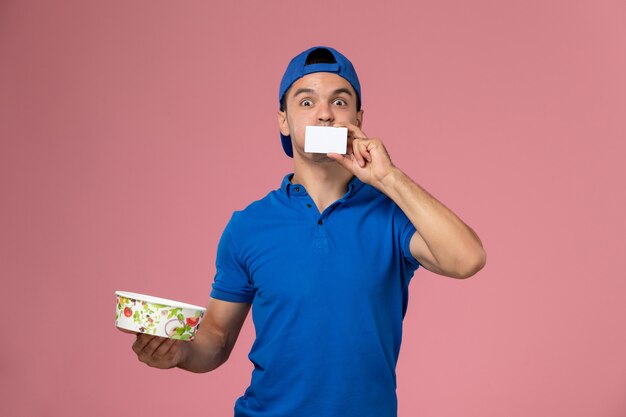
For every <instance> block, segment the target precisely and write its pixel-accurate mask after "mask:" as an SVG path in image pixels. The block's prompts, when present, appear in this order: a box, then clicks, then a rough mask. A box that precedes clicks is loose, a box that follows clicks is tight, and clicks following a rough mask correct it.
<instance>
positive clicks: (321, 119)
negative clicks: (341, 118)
mask: <svg viewBox="0 0 626 417" xmlns="http://www.w3.org/2000/svg"><path fill="white" fill-rule="evenodd" d="M334 120H335V116H334V115H333V111H332V109H331V107H330V105H329V104H327V103H324V104H320V105H319V106H318V112H317V121H318V123H319V125H320V126H330V125H332V123H333V121H334Z"/></svg>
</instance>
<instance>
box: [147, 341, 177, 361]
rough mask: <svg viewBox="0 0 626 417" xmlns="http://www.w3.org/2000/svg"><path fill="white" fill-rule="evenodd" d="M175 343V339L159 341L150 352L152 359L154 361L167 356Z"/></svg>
mask: <svg viewBox="0 0 626 417" xmlns="http://www.w3.org/2000/svg"><path fill="white" fill-rule="evenodd" d="M175 343H176V340H175V339H165V341H164V342H163V343H161V344H160V345H159V347H158V348H156V350H155V351H154V352H153V353H152V360H154V361H156V362H161V361H162V360H164V359H166V358H168V354H169V353H170V351H171V350H172V347H173V346H174V344H175ZM172 356H175V355H172Z"/></svg>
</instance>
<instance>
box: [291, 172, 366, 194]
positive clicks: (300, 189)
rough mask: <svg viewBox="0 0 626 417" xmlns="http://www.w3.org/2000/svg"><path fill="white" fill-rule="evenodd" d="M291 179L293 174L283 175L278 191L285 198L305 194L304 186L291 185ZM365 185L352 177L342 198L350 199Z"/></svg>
mask: <svg viewBox="0 0 626 417" xmlns="http://www.w3.org/2000/svg"><path fill="white" fill-rule="evenodd" d="M292 178H293V173H290V174H287V175H285V177H284V178H283V181H282V183H281V184H280V190H281V191H282V192H283V193H285V194H286V195H287V197H291V195H292V194H296V195H297V194H300V193H306V190H305V189H304V186H302V185H300V184H292V183H291V179H292ZM363 185H365V183H364V182H363V181H361V180H360V179H358V178H357V177H356V176H353V177H352V179H351V180H350V182H348V191H347V192H346V194H345V196H344V197H352V196H353V195H354V194H355V193H356V192H357V191H359V190H360V189H361V188H362V187H363Z"/></svg>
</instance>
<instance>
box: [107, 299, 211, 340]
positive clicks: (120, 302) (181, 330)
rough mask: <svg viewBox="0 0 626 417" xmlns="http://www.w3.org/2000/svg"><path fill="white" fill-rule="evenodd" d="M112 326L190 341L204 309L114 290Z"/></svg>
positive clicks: (194, 335)
mask: <svg viewBox="0 0 626 417" xmlns="http://www.w3.org/2000/svg"><path fill="white" fill-rule="evenodd" d="M115 296H116V306H115V325H116V326H117V327H119V328H121V329H125V330H130V331H133V332H137V333H147V334H151V335H154V336H161V337H169V338H171V339H178V340H193V339H194V338H195V337H196V332H197V331H198V328H199V327H200V321H201V320H202V317H203V316H204V313H205V312H206V309H204V308H202V307H198V306H195V305H192V304H187V303H181V302H179V301H174V300H168V299H166V298H160V297H154V296H151V295H144V294H138V293H134V292H128V291H116V292H115Z"/></svg>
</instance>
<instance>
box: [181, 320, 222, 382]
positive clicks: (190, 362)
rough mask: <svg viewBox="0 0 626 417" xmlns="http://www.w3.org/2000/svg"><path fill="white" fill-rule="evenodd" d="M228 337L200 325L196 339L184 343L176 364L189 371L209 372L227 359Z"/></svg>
mask: <svg viewBox="0 0 626 417" xmlns="http://www.w3.org/2000/svg"><path fill="white" fill-rule="evenodd" d="M228 340H229V338H228V337H227V336H226V335H224V334H221V333H220V332H218V331H215V330H214V329H211V328H210V327H209V326H206V325H205V326H204V327H203V326H200V329H199V330H198V333H197V335H196V339H195V340H193V341H192V342H187V343H185V352H184V355H183V357H182V358H181V362H180V363H179V364H178V365H177V366H178V367H179V368H181V369H185V370H187V371H190V372H196V373H203V372H210V371H212V370H214V369H216V368H218V367H219V366H220V365H222V364H223V363H224V362H226V360H227V359H228V356H229V355H230V352H231V350H232V349H231V348H229V343H228Z"/></svg>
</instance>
